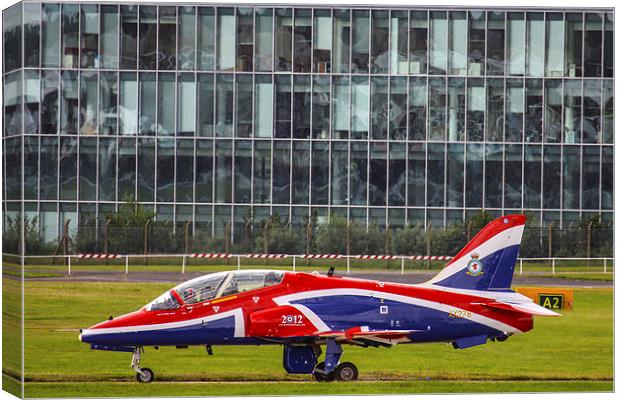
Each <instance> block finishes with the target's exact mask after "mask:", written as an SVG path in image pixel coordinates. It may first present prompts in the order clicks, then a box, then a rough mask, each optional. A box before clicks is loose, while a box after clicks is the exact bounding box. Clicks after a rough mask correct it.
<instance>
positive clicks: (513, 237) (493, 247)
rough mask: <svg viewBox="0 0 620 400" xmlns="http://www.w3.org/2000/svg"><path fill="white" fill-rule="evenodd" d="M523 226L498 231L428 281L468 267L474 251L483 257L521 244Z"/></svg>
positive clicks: (430, 281) (433, 280)
mask: <svg viewBox="0 0 620 400" xmlns="http://www.w3.org/2000/svg"><path fill="white" fill-rule="evenodd" d="M523 228H524V225H519V226H514V227H512V228H509V229H506V230H505V231H502V232H500V233H498V234H497V235H495V236H493V237H492V238H490V239H489V240H487V241H486V242H483V243H482V244H481V245H480V246H478V247H476V248H475V249H472V251H471V252H470V253H469V257H468V255H467V254H465V255H463V256H462V257H461V258H459V259H458V260H456V261H454V263H453V264H450V265H448V266H447V267H445V268H444V269H442V270H441V271H439V273H438V274H437V275H436V276H435V277H434V278H432V279H431V280H429V281H428V282H426V283H436V282H440V281H442V280H444V279H446V278H448V277H450V276H452V275H454V274H456V273H457V272H459V271H461V270H463V269H465V268H467V263H469V261H470V260H471V254H473V253H476V254H478V257H479V258H480V259H482V258H485V257H486V256H488V255H489V254H493V253H495V252H496V251H499V250H502V249H505V248H507V247H510V246H515V245H518V244H520V243H521V236H523Z"/></svg>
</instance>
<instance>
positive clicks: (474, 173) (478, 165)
mask: <svg viewBox="0 0 620 400" xmlns="http://www.w3.org/2000/svg"><path fill="white" fill-rule="evenodd" d="M465 150H466V152H467V153H466V155H465V160H466V170H465V182H467V185H465V186H466V187H465V190H466V193H465V207H482V190H480V186H479V185H476V184H471V183H472V182H482V179H483V172H482V171H483V170H482V168H483V167H482V160H483V155H484V153H483V152H484V147H483V145H482V144H468V145H467V146H466V147H465Z"/></svg>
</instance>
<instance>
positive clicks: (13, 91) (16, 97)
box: [3, 71, 22, 136]
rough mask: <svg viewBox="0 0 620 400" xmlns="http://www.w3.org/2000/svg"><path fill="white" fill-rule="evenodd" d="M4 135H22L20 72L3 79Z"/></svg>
mask: <svg viewBox="0 0 620 400" xmlns="http://www.w3.org/2000/svg"><path fill="white" fill-rule="evenodd" d="M3 94H4V135H5V136H7V135H18V134H21V133H22V104H21V101H22V72H21V71H16V72H13V73H12V74H10V75H8V76H7V77H6V78H5V79H4V93H3Z"/></svg>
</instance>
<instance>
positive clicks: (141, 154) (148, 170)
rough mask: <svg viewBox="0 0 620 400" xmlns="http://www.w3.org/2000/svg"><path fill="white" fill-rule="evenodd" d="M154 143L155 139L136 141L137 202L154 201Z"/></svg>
mask: <svg viewBox="0 0 620 400" xmlns="http://www.w3.org/2000/svg"><path fill="white" fill-rule="evenodd" d="M155 143H156V142H155V139H140V140H139V141H138V201H153V200H154V197H153V196H154V188H155V164H156V159H155ZM162 156H163V155H162ZM163 159H164V158H162V160H163ZM162 172H163V171H162ZM164 173H165V172H164Z"/></svg>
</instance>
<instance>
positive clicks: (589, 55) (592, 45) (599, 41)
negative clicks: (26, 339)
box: [584, 13, 603, 76]
mask: <svg viewBox="0 0 620 400" xmlns="http://www.w3.org/2000/svg"><path fill="white" fill-rule="evenodd" d="M602 25H603V21H602V14H598V13H597V14H594V13H593V14H586V31H585V37H584V61H585V63H584V76H601V72H602V65H601V64H602V57H603V54H602V45H603V32H602V27H603V26H602Z"/></svg>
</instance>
